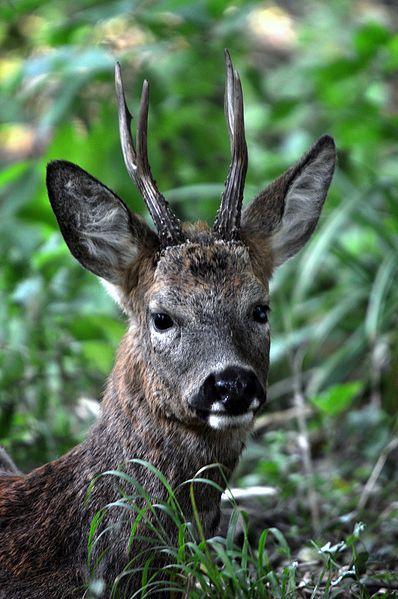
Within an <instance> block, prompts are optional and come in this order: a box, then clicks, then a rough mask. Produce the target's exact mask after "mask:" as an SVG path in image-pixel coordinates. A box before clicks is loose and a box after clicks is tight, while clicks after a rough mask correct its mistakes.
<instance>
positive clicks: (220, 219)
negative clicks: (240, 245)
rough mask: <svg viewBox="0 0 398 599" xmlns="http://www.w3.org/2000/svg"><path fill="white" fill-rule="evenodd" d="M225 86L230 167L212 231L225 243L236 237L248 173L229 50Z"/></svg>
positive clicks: (239, 93) (239, 96)
mask: <svg viewBox="0 0 398 599" xmlns="http://www.w3.org/2000/svg"><path fill="white" fill-rule="evenodd" d="M225 65H226V72H227V77H226V84H225V99H224V109H225V118H226V121H227V126H228V133H229V138H230V145H231V155H232V159H231V164H230V167H229V171H228V176H227V180H226V182H225V189H224V192H223V194H222V196H221V205H220V208H219V211H218V213H217V218H216V221H215V223H214V230H215V232H216V233H218V235H219V236H220V237H221V238H222V239H225V240H233V239H237V238H238V237H239V226H240V215H241V210H242V202H243V189H244V185H245V179H246V172H247V162H248V157H247V146H246V139H245V124H244V115H243V93H242V85H241V82H240V78H239V74H238V72H237V71H236V70H235V69H234V68H233V64H232V61H231V57H230V55H229V52H228V50H225Z"/></svg>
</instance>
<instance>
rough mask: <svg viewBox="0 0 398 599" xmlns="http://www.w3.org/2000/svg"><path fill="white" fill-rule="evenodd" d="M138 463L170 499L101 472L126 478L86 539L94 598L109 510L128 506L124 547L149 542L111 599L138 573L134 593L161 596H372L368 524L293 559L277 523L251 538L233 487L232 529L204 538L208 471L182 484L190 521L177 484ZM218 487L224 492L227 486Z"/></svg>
mask: <svg viewBox="0 0 398 599" xmlns="http://www.w3.org/2000/svg"><path fill="white" fill-rule="evenodd" d="M132 462H133V463H135V464H139V465H140V466H142V467H144V468H148V469H149V470H150V471H151V473H152V474H154V475H155V476H156V477H157V478H158V479H159V481H160V483H161V485H162V487H163V488H164V491H165V493H164V494H163V493H162V496H163V495H165V496H166V499H164V498H160V497H159V498H150V497H149V495H148V494H147V492H146V491H145V489H144V488H143V487H142V486H141V485H140V484H139V483H137V481H136V480H135V479H134V478H132V477H131V476H129V475H127V474H125V473H124V472H121V471H120V472H118V471H112V472H107V473H105V474H104V475H103V476H110V477H112V478H114V479H115V480H116V481H118V482H120V483H122V485H123V493H122V495H121V498H120V499H119V500H116V501H115V502H113V503H112V504H109V505H107V506H106V507H104V508H103V510H101V511H100V512H98V513H97V514H96V515H95V517H94V518H93V521H92V525H91V528H90V534H89V538H88V555H89V571H90V578H91V580H90V582H88V584H87V587H88V589H87V592H88V596H89V597H91V598H92V599H94V598H95V597H98V596H102V595H101V594H102V592H103V591H104V587H105V583H104V581H103V580H102V579H101V577H100V574H98V573H100V572H101V561H102V560H103V559H104V558H105V556H106V553H107V550H108V549H107V548H105V549H103V539H104V536H106V534H107V533H108V532H111V529H112V525H109V527H108V528H105V529H104V527H103V526H102V523H103V521H104V516H105V513H106V511H109V510H118V512H119V513H120V512H122V513H123V511H125V512H126V513H127V514H128V516H131V515H132V514H133V515H134V525H133V526H132V530H131V535H130V538H129V539H126V540H125V542H126V546H128V547H130V548H131V547H133V548H136V547H137V544H139V546H140V547H146V548H145V549H143V550H142V551H140V552H139V553H138V554H137V551H136V549H135V551H134V549H133V550H132V551H131V559H130V561H129V562H128V563H127V564H126V566H125V568H124V569H123V571H122V572H120V573H119V575H118V576H117V577H116V578H115V581H114V584H113V586H112V591H111V595H110V596H111V597H112V598H117V597H124V596H126V593H125V591H123V590H122V588H123V583H126V582H128V580H129V578H130V577H131V576H133V575H134V576H138V577H139V578H141V588H140V589H137V592H136V593H133V595H130V596H131V597H138V596H139V597H142V598H144V597H151V596H156V593H157V592H160V591H167V592H169V593H176V594H177V595H179V594H181V595H184V594H185V593H187V594H189V597H192V598H194V599H201V598H202V597H208V598H216V597H217V598H218V597H220V598H224V597H225V598H226V597H231V596H232V597H237V598H238V597H240V598H242V599H243V598H248V599H251V598H253V599H254V598H258V599H276V598H280V599H287V598H288V597H293V596H298V593H301V594H302V595H300V596H307V595H308V596H309V595H310V594H311V596H313V597H320V596H322V597H324V598H329V597H330V598H331V597H337V596H339V595H342V594H344V593H345V594H346V596H348V595H349V596H350V597H369V594H368V592H367V588H366V584H365V581H366V576H367V575H368V574H370V572H371V568H370V567H369V564H368V562H369V561H370V556H369V554H368V552H367V551H365V550H364V548H363V545H362V535H363V532H364V530H365V526H364V525H363V524H362V523H357V524H355V526H354V530H353V532H352V533H351V534H348V535H347V536H346V538H345V539H344V540H341V541H340V542H338V543H335V544H334V545H332V544H331V543H330V541H329V542H327V543H326V544H324V545H323V546H320V545H318V544H316V543H312V544H311V545H310V546H309V547H308V550H307V554H306V558H304V559H303V558H302V559H300V560H299V561H297V560H294V559H293V556H292V551H291V548H290V547H289V544H288V542H287V540H286V538H285V537H284V535H283V534H282V533H281V532H280V531H279V530H278V529H277V528H273V527H271V528H266V529H264V530H262V531H260V532H259V533H258V536H257V540H256V542H251V541H250V540H249V525H248V517H247V514H246V513H245V512H242V511H241V510H240V509H239V508H238V506H237V503H236V501H235V499H234V496H233V494H232V493H231V490H230V489H228V491H227V496H228V502H229V504H230V506H231V515H230V518H229V522H228V525H227V530H226V534H225V536H224V537H220V536H216V537H213V538H210V539H206V538H205V537H204V536H203V532H202V525H201V521H200V516H199V513H198V510H197V507H196V502H195V492H196V489H197V486H198V485H211V486H216V487H217V485H216V484H215V483H214V481H212V480H210V479H209V478H206V477H205V474H206V473H205V469H203V471H202V472H200V473H198V476H197V477H195V478H194V479H192V480H190V481H186V482H185V483H183V486H184V485H189V488H190V496H191V501H192V510H193V514H194V517H193V521H192V522H190V521H187V520H186V517H185V515H184V513H183V510H182V508H181V506H180V504H179V502H178V498H177V497H178V491H179V490H178V489H171V488H170V486H169V484H168V483H167V480H166V479H165V477H164V476H163V475H162V473H161V472H159V471H158V470H156V469H155V468H154V467H153V466H152V465H151V464H149V463H148V462H144V461H142V460H132ZM94 486H95V483H94V485H93V487H94ZM93 487H92V488H93ZM218 488H219V487H218ZM91 490H92V489H91ZM219 490H220V492H222V489H221V488H219ZM121 517H123V516H121ZM119 534H120V533H119ZM97 544H100V547H101V551H100V558H99V559H94V558H93V556H96V551H95V548H96V545H97ZM127 544H128V545H127ZM155 552H156V553H157V555H158V556H159V555H161V556H163V557H164V559H165V563H164V564H163V565H162V567H159V564H158V563H156V562H155V561H154V555H155ZM308 557H311V560H309V559H308ZM304 593H305V594H304ZM85 596H86V595H85Z"/></svg>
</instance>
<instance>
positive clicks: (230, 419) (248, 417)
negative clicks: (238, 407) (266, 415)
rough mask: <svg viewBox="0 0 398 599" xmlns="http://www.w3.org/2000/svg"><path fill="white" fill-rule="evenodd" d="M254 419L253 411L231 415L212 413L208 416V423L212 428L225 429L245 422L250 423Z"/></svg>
mask: <svg viewBox="0 0 398 599" xmlns="http://www.w3.org/2000/svg"><path fill="white" fill-rule="evenodd" d="M252 420H253V412H246V413H245V414H240V415H239V416H229V415H228V414H226V413H223V414H220V413H218V414H216V413H213V414H210V415H209V417H208V421H207V422H208V424H209V426H211V428H214V429H216V430H219V431H220V430H225V429H227V428H232V427H237V426H242V425H244V424H250V422H252Z"/></svg>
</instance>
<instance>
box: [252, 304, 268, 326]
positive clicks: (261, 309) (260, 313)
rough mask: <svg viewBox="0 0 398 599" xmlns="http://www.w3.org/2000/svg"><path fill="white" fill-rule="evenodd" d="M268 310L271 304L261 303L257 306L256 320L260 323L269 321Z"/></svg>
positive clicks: (254, 314)
mask: <svg viewBox="0 0 398 599" xmlns="http://www.w3.org/2000/svg"><path fill="white" fill-rule="evenodd" d="M268 311H269V306H266V305H263V304H262V305H259V306H256V307H255V308H254V310H253V318H254V320H255V321H256V322H259V323H260V324H265V323H266V322H268Z"/></svg>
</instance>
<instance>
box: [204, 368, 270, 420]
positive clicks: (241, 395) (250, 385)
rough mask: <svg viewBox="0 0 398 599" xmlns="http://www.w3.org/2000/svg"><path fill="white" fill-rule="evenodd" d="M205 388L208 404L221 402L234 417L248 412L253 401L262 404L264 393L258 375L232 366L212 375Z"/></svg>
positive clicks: (205, 397) (206, 381) (205, 383)
mask: <svg viewBox="0 0 398 599" xmlns="http://www.w3.org/2000/svg"><path fill="white" fill-rule="evenodd" d="M203 387H204V388H203V395H204V399H205V402H206V404H208V405H211V404H213V403H215V402H221V403H222V405H223V407H224V408H225V409H226V411H227V412H228V414H231V415H234V416H237V415H239V414H244V413H245V412H247V410H248V409H249V407H250V404H251V402H252V401H253V399H255V398H258V400H259V402H260V403H261V402H262V395H263V391H262V388H261V385H260V383H259V381H258V379H257V377H256V375H255V374H254V372H252V371H250V370H246V369H244V368H238V367H235V366H232V367H229V368H226V369H225V370H222V371H221V372H218V373H217V374H211V375H210V376H208V377H207V379H206V380H205V382H204V385H203Z"/></svg>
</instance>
